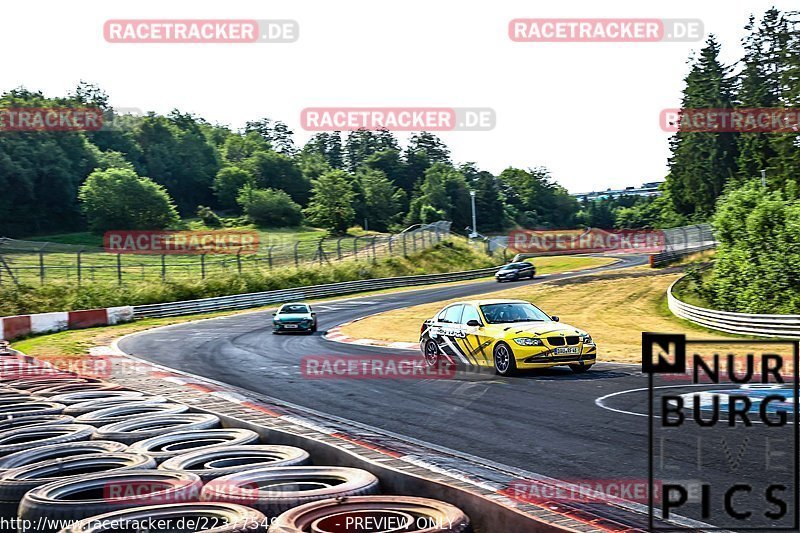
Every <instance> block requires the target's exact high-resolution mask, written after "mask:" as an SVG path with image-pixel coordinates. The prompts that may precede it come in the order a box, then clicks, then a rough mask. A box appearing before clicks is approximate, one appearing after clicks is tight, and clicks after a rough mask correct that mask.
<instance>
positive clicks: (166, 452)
mask: <svg viewBox="0 0 800 533" xmlns="http://www.w3.org/2000/svg"><path fill="white" fill-rule="evenodd" d="M78 418H80V417H78ZM260 438H261V437H259V435H258V433H256V432H255V431H250V430H249V429H238V428H237V429H196V430H193V431H178V432H175V433H166V434H164V435H159V436H157V437H150V438H149V439H144V440H140V441H138V442H134V443H133V444H131V445H130V451H131V452H135V453H141V454H146V455H149V456H150V457H152V458H154V459H155V460H156V461H157V462H159V463H161V462H163V461H165V460H167V459H169V458H171V457H175V456H176V455H180V454H182V453H186V452H190V451H193V450H198V451H199V450H206V449H208V448H219V447H220V446H223V447H227V446H241V445H247V444H257V443H258V441H259V439H260ZM223 449H225V448H223Z"/></svg>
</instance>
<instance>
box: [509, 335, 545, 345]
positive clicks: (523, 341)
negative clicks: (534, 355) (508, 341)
mask: <svg viewBox="0 0 800 533" xmlns="http://www.w3.org/2000/svg"><path fill="white" fill-rule="evenodd" d="M514 342H516V343H517V344H519V345H520V346H544V343H543V342H542V341H541V340H540V339H534V338H533V337H520V338H518V339H514Z"/></svg>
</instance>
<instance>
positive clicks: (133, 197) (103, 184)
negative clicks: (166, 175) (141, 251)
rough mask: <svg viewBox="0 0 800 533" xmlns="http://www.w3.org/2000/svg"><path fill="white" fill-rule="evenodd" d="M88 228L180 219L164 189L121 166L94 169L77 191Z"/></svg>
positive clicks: (151, 226) (158, 225)
mask: <svg viewBox="0 0 800 533" xmlns="http://www.w3.org/2000/svg"><path fill="white" fill-rule="evenodd" d="M78 198H79V199H80V201H81V209H82V210H83V213H84V214H85V215H86V218H87V221H88V223H89V229H91V230H92V231H94V232H95V233H103V232H104V231H108V230H157V229H165V228H168V227H170V226H172V225H174V224H177V223H178V222H179V220H180V219H179V217H178V211H177V210H176V208H175V204H173V202H172V199H171V198H170V196H169V194H168V193H167V191H166V189H164V187H162V186H161V185H158V184H157V183H155V182H154V181H153V180H151V179H150V178H144V177H140V176H137V175H136V173H135V172H134V171H132V170H129V169H124V168H109V169H106V170H95V171H94V172H92V173H91V174H90V175H89V177H88V178H86V181H85V182H84V183H83V185H81V188H80V191H79V193H78Z"/></svg>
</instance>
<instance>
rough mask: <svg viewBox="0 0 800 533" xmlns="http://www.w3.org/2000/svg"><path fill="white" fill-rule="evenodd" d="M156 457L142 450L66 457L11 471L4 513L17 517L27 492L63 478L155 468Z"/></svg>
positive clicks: (1, 484) (0, 504) (0, 485)
mask: <svg viewBox="0 0 800 533" xmlns="http://www.w3.org/2000/svg"><path fill="white" fill-rule="evenodd" d="M155 466H156V462H155V459H153V458H152V457H148V456H147V455H142V454H138V453H125V452H113V453H108V452H106V453H96V454H91V455H79V456H76V457H68V458H66V459H49V460H47V461H43V462H40V463H35V464H30V465H27V466H21V467H19V468H13V469H11V470H7V471H5V472H3V473H2V475H0V516H2V517H4V518H13V517H15V516H16V515H17V510H18V508H19V502H20V500H21V499H22V497H23V496H25V493H26V492H28V491H30V490H33V489H34V488H36V487H38V486H40V485H45V484H47V483H52V482H54V481H59V480H62V479H73V478H80V477H81V476H84V475H86V474H87V473H102V474H104V475H113V474H116V473H119V472H124V471H127V470H146V469H152V468H155Z"/></svg>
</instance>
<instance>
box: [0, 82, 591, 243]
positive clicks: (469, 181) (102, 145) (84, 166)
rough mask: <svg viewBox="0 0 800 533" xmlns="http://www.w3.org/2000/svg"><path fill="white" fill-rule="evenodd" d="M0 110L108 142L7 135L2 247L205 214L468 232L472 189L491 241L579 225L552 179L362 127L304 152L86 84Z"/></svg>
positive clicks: (0, 150)
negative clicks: (511, 231)
mask: <svg viewBox="0 0 800 533" xmlns="http://www.w3.org/2000/svg"><path fill="white" fill-rule="evenodd" d="M0 107H3V108H31V107H42V108H64V107H76V108H77V107H93V108H99V109H102V111H103V116H104V126H103V128H102V129H100V130H99V131H52V132H45V131H35V132H19V131H4V132H3V133H2V135H0V190H3V191H4V194H3V195H2V196H0V212H3V213H11V212H13V213H14V216H4V217H2V218H0V235H5V236H12V237H14V236H23V237H24V236H35V235H44V234H47V233H52V232H59V233H61V232H66V231H77V230H84V229H87V228H88V229H91V230H93V231H96V232H102V231H104V230H107V229H112V228H113V229H119V228H125V229H160V228H164V227H172V226H175V225H176V224H178V223H179V219H180V218H191V217H197V216H199V217H200V218H202V219H203V221H205V222H206V223H207V224H208V225H210V226H214V225H221V224H242V223H250V222H253V223H256V224H259V225H262V226H267V227H270V226H273V227H280V226H295V225H298V224H301V223H304V222H305V223H309V224H312V225H315V226H319V227H323V228H326V229H329V230H330V231H331V232H332V233H341V232H342V231H345V230H346V229H347V228H348V227H350V226H351V225H354V224H357V225H362V226H363V225H367V226H368V227H369V229H372V230H379V231H386V230H392V229H398V228H402V227H405V226H407V225H410V224H415V223H420V222H431V221H435V220H441V219H446V220H451V221H453V223H454V228H455V229H457V230H461V229H463V228H465V227H466V226H468V225H470V223H471V207H470V190H474V191H476V208H477V213H478V219H479V220H480V223H479V229H480V230H481V231H483V232H496V231H501V230H504V229H506V228H508V227H511V226H515V225H523V226H526V227H544V228H548V227H571V226H573V225H574V224H575V223H576V220H577V219H578V217H579V214H580V211H581V206H580V205H579V204H578V202H577V201H576V200H575V199H574V198H572V197H571V196H569V194H568V193H567V192H566V190H565V189H564V188H562V187H560V186H559V185H557V184H556V183H555V182H554V181H553V179H552V178H551V176H550V174H549V172H548V171H547V170H546V169H545V168H543V167H534V168H529V169H518V168H508V169H506V170H504V171H503V172H502V173H500V175H499V176H495V175H493V174H491V173H489V172H486V171H483V170H481V169H480V168H479V167H478V166H477V165H476V164H475V163H464V164H456V163H454V162H453V161H452V160H451V157H450V150H449V149H448V147H447V146H446V145H445V144H444V143H443V142H442V141H441V140H440V139H439V138H438V137H436V136H435V135H432V134H430V133H427V132H420V133H415V134H413V135H411V137H410V139H409V140H408V143H407V145H406V146H405V147H401V145H400V143H399V141H398V139H397V138H396V137H395V136H394V135H393V134H392V133H391V132H389V131H365V130H359V131H353V132H349V133H347V134H342V133H340V132H330V133H318V134H316V135H314V136H313V137H312V138H311V139H310V140H309V141H308V142H307V143H306V144H305V145H304V146H302V147H299V146H297V145H296V144H295V141H294V135H293V132H292V131H291V130H290V129H289V128H288V127H287V125H286V124H285V123H283V122H281V121H273V120H271V119H268V118H264V119H260V120H253V121H251V122H248V123H247V124H246V126H245V127H244V128H243V129H241V130H240V131H234V130H232V129H231V128H229V127H227V126H223V125H216V124H210V123H209V122H207V121H206V120H204V119H202V118H201V117H198V116H194V115H191V114H186V113H182V112H180V111H178V110H174V111H172V112H171V113H169V114H168V115H167V116H161V115H157V114H155V113H149V114H147V115H145V116H134V115H128V114H120V113H118V112H116V111H115V110H114V109H113V108H112V107H111V106H110V105H109V98H108V96H107V94H106V93H105V92H104V91H103V90H102V89H100V88H99V87H97V86H95V85H92V84H89V83H85V82H82V83H81V84H79V86H78V87H77V88H76V89H75V90H74V91H73V92H72V93H70V94H69V95H67V96H65V97H61V98H48V97H46V96H44V95H43V94H42V93H40V92H33V91H29V90H27V89H24V88H18V89H14V90H11V91H9V92H7V93H5V94H3V95H2V97H0ZM220 214H222V215H224V216H223V217H222V219H221V218H220V216H219V215H220Z"/></svg>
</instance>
